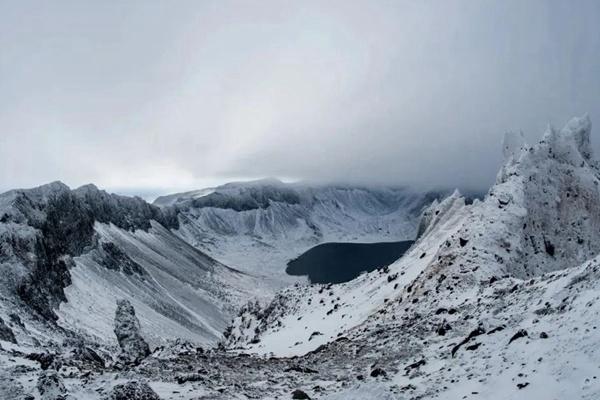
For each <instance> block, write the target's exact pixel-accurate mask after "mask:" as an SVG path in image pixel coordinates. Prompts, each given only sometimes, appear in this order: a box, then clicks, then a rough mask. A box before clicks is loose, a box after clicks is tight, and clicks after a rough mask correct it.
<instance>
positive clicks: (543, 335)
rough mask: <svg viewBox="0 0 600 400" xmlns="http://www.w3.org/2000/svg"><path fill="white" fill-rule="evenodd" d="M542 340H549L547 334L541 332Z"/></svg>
mask: <svg viewBox="0 0 600 400" xmlns="http://www.w3.org/2000/svg"><path fill="white" fill-rule="evenodd" d="M540 339H548V334H547V333H546V332H541V333H540Z"/></svg>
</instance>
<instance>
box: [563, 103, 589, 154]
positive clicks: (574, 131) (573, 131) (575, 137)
mask: <svg viewBox="0 0 600 400" xmlns="http://www.w3.org/2000/svg"><path fill="white" fill-rule="evenodd" d="M591 132H592V121H591V120H590V117H589V116H588V115H587V114H586V115H584V116H583V117H581V118H577V117H575V118H572V119H571V120H570V121H569V122H567V124H566V125H565V127H564V128H563V129H562V130H561V136H563V137H564V138H566V139H571V140H572V141H573V142H574V143H575V145H576V146H577V149H578V150H579V153H581V155H582V157H583V158H585V159H586V160H589V159H591V157H592V147H591V144H590V133H591Z"/></svg>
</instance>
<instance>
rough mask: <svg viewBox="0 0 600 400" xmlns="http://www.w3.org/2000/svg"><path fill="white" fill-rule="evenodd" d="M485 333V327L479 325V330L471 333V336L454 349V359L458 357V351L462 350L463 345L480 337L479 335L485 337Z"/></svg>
mask: <svg viewBox="0 0 600 400" xmlns="http://www.w3.org/2000/svg"><path fill="white" fill-rule="evenodd" d="M484 333H485V329H483V326H481V325H479V326H478V327H477V329H475V330H473V331H471V333H469V336H467V337H466V338H465V339H463V340H462V341H461V342H460V343H459V344H457V345H456V346H454V347H453V348H452V357H454V356H455V355H456V352H457V351H458V349H460V347H461V346H462V345H464V344H465V343H467V342H468V341H469V340H471V339H472V338H474V337H476V336H479V335H483V334H484Z"/></svg>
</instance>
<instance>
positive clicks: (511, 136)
mask: <svg viewBox="0 0 600 400" xmlns="http://www.w3.org/2000/svg"><path fill="white" fill-rule="evenodd" d="M526 147H527V144H526V143H525V137H524V136H523V131H519V133H516V132H506V133H505V134H504V140H503V141H502V153H503V154H504V161H505V162H508V161H509V160H517V159H518V158H519V156H520V155H521V152H522V151H523V149H525V148H526Z"/></svg>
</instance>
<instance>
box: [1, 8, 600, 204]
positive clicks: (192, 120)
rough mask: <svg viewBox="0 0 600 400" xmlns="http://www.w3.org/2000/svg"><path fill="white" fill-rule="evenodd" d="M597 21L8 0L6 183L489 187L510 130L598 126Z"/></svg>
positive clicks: (537, 13) (502, 14)
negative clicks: (574, 120)
mask: <svg viewBox="0 0 600 400" xmlns="http://www.w3.org/2000/svg"><path fill="white" fill-rule="evenodd" d="M599 20H600V2H599V1H589V2H584V1H543V2H538V1H531V0H529V1H521V0H519V1H494V2H492V1H446V0H440V1H425V2H423V1H406V2H404V1H389V2H388V1H364V2H356V1H348V0H344V1H339V2H335V1H319V2H309V1H289V2H288V1H265V0H260V1H235V2H228V1H223V0H219V1H215V2H211V1H195V0H194V1H190V2H185V1H158V2H154V1H148V0H143V1H94V2H92V1H90V2H87V1H80V0H77V1H39V2H29V1H12V0H0V190H3V189H10V188H14V187H29V186H35V185H39V184H43V183H46V182H49V181H53V180H62V181H64V182H65V183H67V184H69V185H70V186H78V185H81V184H84V183H88V182H93V183H95V184H97V185H98V186H100V187H103V188H108V189H110V190H113V191H117V192H122V193H137V194H141V195H144V196H150V195H151V194H154V193H163V192H170V191H180V190H186V189H195V188H199V187H205V186H211V185H214V184H218V183H224V182H227V181H231V180H239V179H252V178H260V177H267V176H268V177H280V178H284V179H293V180H295V179H305V180H326V181H346V182H348V181H356V182H364V183H369V182H371V183H387V184H420V185H424V186H460V187H469V188H487V186H489V185H490V184H491V183H492V182H493V180H494V177H495V174H496V171H497V169H498V167H499V163H500V162H501V148H500V143H501V140H502V136H503V134H504V132H505V131H508V130H519V129H522V130H523V131H524V132H525V135H526V137H527V138H528V139H529V140H530V141H533V140H535V139H537V138H538V137H539V136H540V135H541V134H542V132H543V130H544V129H545V127H546V125H547V124H548V122H552V123H554V124H555V125H557V126H562V125H563V124H564V123H565V122H566V121H567V120H568V119H569V118H570V117H571V116H574V115H582V114H584V113H589V114H590V116H591V118H592V121H593V123H596V125H597V126H598V125H600V22H599ZM592 140H593V143H594V147H595V149H596V151H597V153H600V151H599V150H600V149H599V146H598V143H599V140H597V139H596V138H593V139H592Z"/></svg>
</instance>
